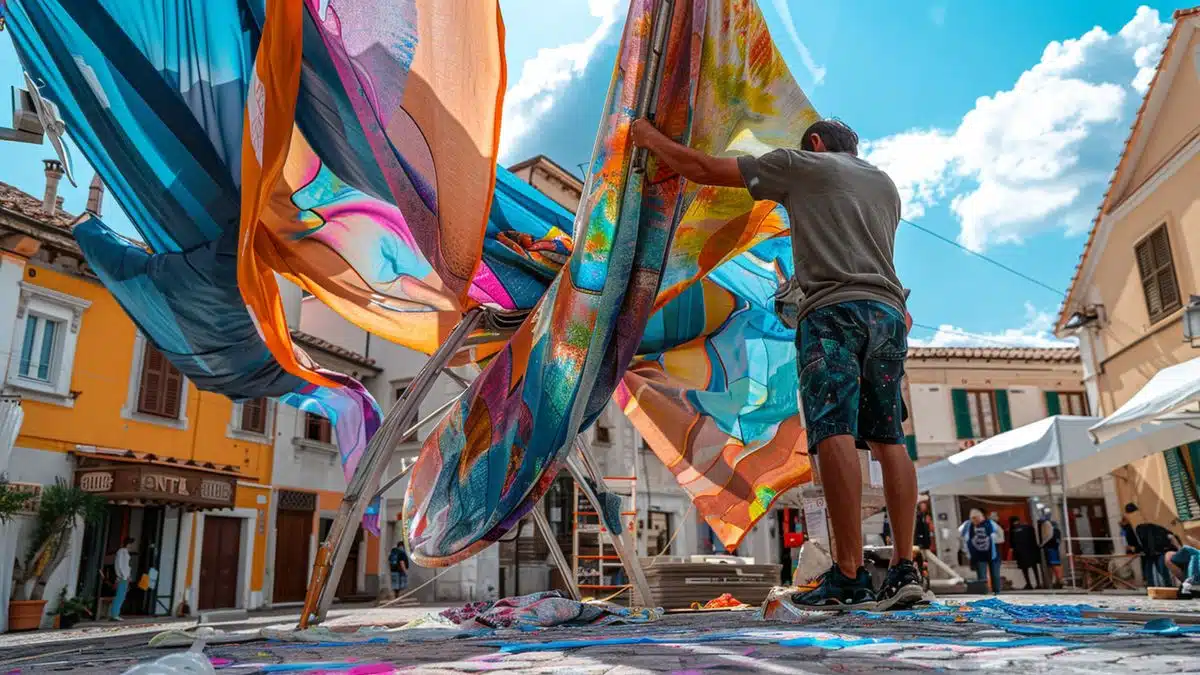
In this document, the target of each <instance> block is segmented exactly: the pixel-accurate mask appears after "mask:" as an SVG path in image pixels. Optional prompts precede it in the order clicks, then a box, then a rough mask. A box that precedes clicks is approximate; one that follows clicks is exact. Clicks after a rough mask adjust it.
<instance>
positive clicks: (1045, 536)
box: [1038, 509, 1063, 588]
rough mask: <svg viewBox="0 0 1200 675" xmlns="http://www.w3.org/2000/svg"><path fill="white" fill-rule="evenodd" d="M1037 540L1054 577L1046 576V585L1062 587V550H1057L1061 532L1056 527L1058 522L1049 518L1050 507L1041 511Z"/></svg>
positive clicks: (1060, 542) (1060, 541) (1060, 540)
mask: <svg viewBox="0 0 1200 675" xmlns="http://www.w3.org/2000/svg"><path fill="white" fill-rule="evenodd" d="M1038 541H1040V542H1041V544H1042V552H1043V553H1044V554H1045V555H1046V566H1047V567H1049V568H1050V575H1051V576H1053V577H1054V580H1053V582H1052V581H1051V580H1050V579H1049V578H1047V579H1046V585H1047V586H1050V587H1052V588H1062V585H1063V571H1062V552H1061V551H1060V550H1059V546H1060V545H1061V544H1062V532H1061V531H1060V530H1059V529H1058V523H1056V522H1054V521H1053V520H1051V519H1050V509H1046V510H1045V511H1042V519H1041V522H1039V523H1038Z"/></svg>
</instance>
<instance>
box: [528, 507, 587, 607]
mask: <svg viewBox="0 0 1200 675" xmlns="http://www.w3.org/2000/svg"><path fill="white" fill-rule="evenodd" d="M530 516H531V517H532V518H533V524H534V526H535V527H537V530H538V532H539V533H540V534H541V535H542V539H544V540H546V547H547V548H549V549H550V562H552V563H554V567H556V568H557V569H558V573H559V574H561V575H562V578H563V580H564V581H565V582H566V584H567V592H568V593H570V594H571V599H572V600H582V599H583V596H582V595H581V594H580V593H579V586H578V585H577V583H576V581H575V573H574V571H573V570H572V569H571V566H570V565H568V564H567V558H566V557H565V556H564V555H563V552H562V548H561V547H560V546H559V545H558V537H555V536H554V530H553V529H551V528H550V521H548V520H546V513H545V512H544V511H542V510H541V509H540V508H537V507H536V506H535V507H534V509H533V511H532V512H531V513H530Z"/></svg>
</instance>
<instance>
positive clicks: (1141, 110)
mask: <svg viewBox="0 0 1200 675" xmlns="http://www.w3.org/2000/svg"><path fill="white" fill-rule="evenodd" d="M1195 15H1200V6H1196V7H1192V8H1190V9H1180V10H1176V11H1175V13H1174V14H1173V15H1172V18H1173V19H1174V21H1175V25H1174V26H1172V27H1171V35H1170V36H1169V37H1167V42H1166V44H1164V45H1163V49H1162V52H1161V53H1160V54H1159V57H1158V65H1157V66H1155V67H1154V77H1153V78H1151V80H1150V86H1149V87H1147V88H1146V95H1145V96H1143V97H1142V104H1141V105H1140V106H1138V110H1137V114H1136V115H1135V116H1134V118H1133V124H1132V125H1130V127H1129V135H1128V136H1126V137H1125V144H1124V145H1123V146H1122V147H1121V154H1120V155H1119V156H1118V157H1117V166H1116V168H1115V169H1113V172H1112V176H1111V177H1110V178H1109V180H1108V187H1106V188H1105V189H1104V197H1103V198H1102V199H1101V200H1100V206H1099V208H1097V209H1096V217H1095V218H1094V219H1093V220H1092V227H1091V229H1090V230H1089V231H1088V238H1087V241H1086V242H1085V243H1084V245H1083V253H1081V254H1080V255H1079V262H1078V263H1076V265H1075V273H1074V274H1072V275H1071V283H1070V284H1068V285H1067V297H1066V299H1065V300H1063V303H1062V307H1060V308H1059V310H1058V326H1060V327H1061V326H1063V325H1064V324H1066V322H1067V318H1068V311H1069V310H1070V308H1071V306H1072V305H1071V300H1072V298H1073V297H1074V294H1075V284H1076V283H1078V282H1079V277H1080V275H1081V274H1082V273H1083V263H1084V260H1086V259H1087V256H1088V254H1089V253H1090V252H1091V250H1092V244H1093V243H1094V242H1095V240H1096V232H1097V231H1098V230H1099V229H1100V221H1101V219H1102V218H1103V217H1104V211H1105V207H1106V206H1108V205H1109V199H1111V198H1112V197H1114V196H1115V195H1113V194H1112V191H1113V187H1115V186H1116V184H1117V178H1118V177H1119V176H1120V174H1121V169H1122V167H1123V165H1124V163H1125V158H1126V156H1127V155H1128V154H1129V148H1130V147H1132V146H1133V139H1134V137H1136V136H1137V132H1138V127H1140V126H1141V124H1142V116H1143V115H1145V113H1146V107H1147V106H1148V105H1149V102H1150V95H1151V94H1152V93H1153V92H1154V86H1155V85H1156V84H1157V83H1158V76H1159V75H1161V74H1162V70H1163V64H1164V63H1166V62H1167V54H1168V53H1169V52H1170V50H1171V47H1172V45H1173V44H1174V42H1175V36H1176V35H1177V34H1178V32H1179V26H1180V25H1181V20H1182V19H1185V18H1188V17H1191V16H1195Z"/></svg>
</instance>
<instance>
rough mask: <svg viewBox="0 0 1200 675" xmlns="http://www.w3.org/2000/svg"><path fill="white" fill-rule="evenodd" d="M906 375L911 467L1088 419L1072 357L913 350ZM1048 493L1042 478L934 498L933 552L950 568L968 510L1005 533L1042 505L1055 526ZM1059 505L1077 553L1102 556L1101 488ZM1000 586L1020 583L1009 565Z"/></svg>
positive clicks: (1106, 512) (1049, 476)
mask: <svg viewBox="0 0 1200 675" xmlns="http://www.w3.org/2000/svg"><path fill="white" fill-rule="evenodd" d="M906 370H907V375H908V402H909V410H910V411H911V415H910V419H911V425H912V426H911V430H909V431H908V433H909V436H908V438H907V442H908V447H909V453H910V454H911V455H913V456H914V457H915V459H916V461H917V464H918V466H924V465H927V464H932V463H934V462H937V461H939V460H942V459H945V458H946V457H949V456H951V455H954V454H956V453H958V452H961V451H963V450H966V449H968V448H970V447H971V446H973V445H975V444H976V443H979V442H980V441H983V440H986V439H987V438H990V437H992V436H995V435H997V434H1000V433H1003V432H1005V431H1010V430H1012V429H1016V428H1018V427H1022V426H1025V425H1027V424H1031V423H1033V422H1037V421H1038V420H1042V419H1045V418H1047V417H1050V416H1053V415H1088V414H1091V409H1090V408H1089V404H1088V400H1087V396H1086V394H1085V391H1084V386H1083V368H1082V364H1081V362H1080V355H1079V350H1078V349H1073V348H1064V349H1024V348H1022V349H1017V348H962V347H949V348H941V347H914V348H912V349H910V350H909V356H908V362H907V364H906ZM1057 488H1058V486H1057V473H1055V472H1054V471H1043V472H1038V473H1035V474H1034V475H1033V480H1032V481H1031V480H1029V479H1028V478H1025V477H1022V476H1009V475H1006V474H1002V475H995V476H988V477H986V478H982V479H977V480H970V481H964V482H963V483H959V484H955V485H951V486H944V487H943V488H939V489H936V490H934V491H933V494H931V495H929V499H930V507H931V512H932V513H933V517H934V536H935V539H936V541H935V545H934V548H935V552H936V553H937V555H938V557H939V558H941V559H942V560H944V561H946V562H948V563H950V564H951V565H955V564H956V563H957V562H958V558H959V556H958V553H959V551H960V549H961V546H962V542H961V540H960V538H959V535H958V527H959V526H960V525H961V524H962V523H963V521H965V520H966V519H967V517H968V515H969V513H970V510H971V509H973V508H978V509H981V510H982V511H984V513H987V514H991V513H995V514H996V515H997V517H998V520H999V522H1000V524H1001V525H1002V526H1003V527H1004V528H1005V529H1007V528H1008V526H1009V519H1010V518H1012V517H1014V516H1015V517H1017V518H1019V519H1020V520H1021V521H1022V522H1024V523H1033V522H1035V521H1036V519H1037V516H1038V511H1039V510H1040V507H1041V506H1043V505H1045V506H1048V507H1050V508H1051V509H1052V514H1053V516H1052V517H1053V520H1055V521H1056V522H1061V521H1062V507H1061V504H1060V503H1059V502H1058V500H1057V498H1052V497H1051V496H1050V492H1051V490H1052V489H1053V490H1057ZM1068 496H1069V498H1070V507H1071V513H1072V519H1071V534H1072V537H1073V538H1079V539H1080V541H1079V544H1078V547H1079V552H1081V553H1107V552H1111V551H1112V550H1113V549H1114V548H1115V547H1116V546H1117V544H1116V541H1115V540H1114V536H1119V533H1120V528H1119V527H1118V520H1119V515H1118V511H1119V509H1118V503H1117V496H1116V491H1115V489H1114V488H1113V486H1112V484H1111V481H1109V480H1097V481H1093V482H1092V483H1089V484H1087V485H1084V486H1081V487H1079V488H1076V489H1072V490H1070V491H1069V492H1068ZM868 534H870V531H869V530H868ZM1002 548H1003V549H1005V550H1006V548H1007V545H1004V546H1002ZM1010 567H1011V569H1010ZM963 572H964V576H966V577H968V578H974V574H973V573H968V572H967V571H966V570H965V569H963ZM1004 576H1005V577H1007V578H1008V579H1010V580H1011V581H1012V582H1013V584H1014V586H1016V587H1021V586H1023V585H1024V583H1025V582H1024V579H1022V578H1021V577H1020V572H1019V571H1018V570H1017V568H1016V564H1015V563H1013V562H1006V563H1005V567H1004Z"/></svg>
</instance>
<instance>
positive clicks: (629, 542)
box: [567, 438, 652, 607]
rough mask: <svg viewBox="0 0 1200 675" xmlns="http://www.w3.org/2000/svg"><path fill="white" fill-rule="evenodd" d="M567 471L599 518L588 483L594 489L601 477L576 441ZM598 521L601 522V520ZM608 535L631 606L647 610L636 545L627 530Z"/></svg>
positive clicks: (589, 454) (597, 503) (600, 506)
mask: <svg viewBox="0 0 1200 675" xmlns="http://www.w3.org/2000/svg"><path fill="white" fill-rule="evenodd" d="M567 471H570V472H571V477H572V478H574V479H575V482H576V483H577V484H578V485H579V489H580V491H582V492H583V494H584V496H586V497H587V499H588V501H589V502H591V503H592V508H593V509H594V510H595V511H596V513H599V514H603V513H604V507H603V503H602V502H601V501H600V496H599V495H598V494H596V491H595V490H593V489H592V486H591V483H589V482H588V479H590V480H591V481H593V482H594V483H595V484H596V485H604V476H603V475H602V474H601V473H600V470H599V468H598V465H597V464H596V460H595V458H594V457H592V451H591V450H589V449H588V447H587V444H585V443H584V442H583V441H582V440H581V439H579V438H576V439H575V447H574V450H573V451H572V453H571V455H570V456H568V457H567ZM601 520H603V516H602V517H601ZM609 534H610V535H612V545H613V548H614V549H615V550H616V552H617V556H618V557H619V558H620V559H621V566H622V567H624V568H625V576H627V577H629V583H630V584H631V585H632V586H633V604H635V605H639V606H642V607H646V606H648V605H649V604H650V600H651V597H652V596H651V595H650V582H649V581H647V580H646V571H645V570H643V569H642V561H641V560H640V559H639V558H638V552H637V542H636V541H634V540H633V537H632V536H631V535H630V534H629V528H621V534H619V535H618V534H616V533H614V532H609Z"/></svg>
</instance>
